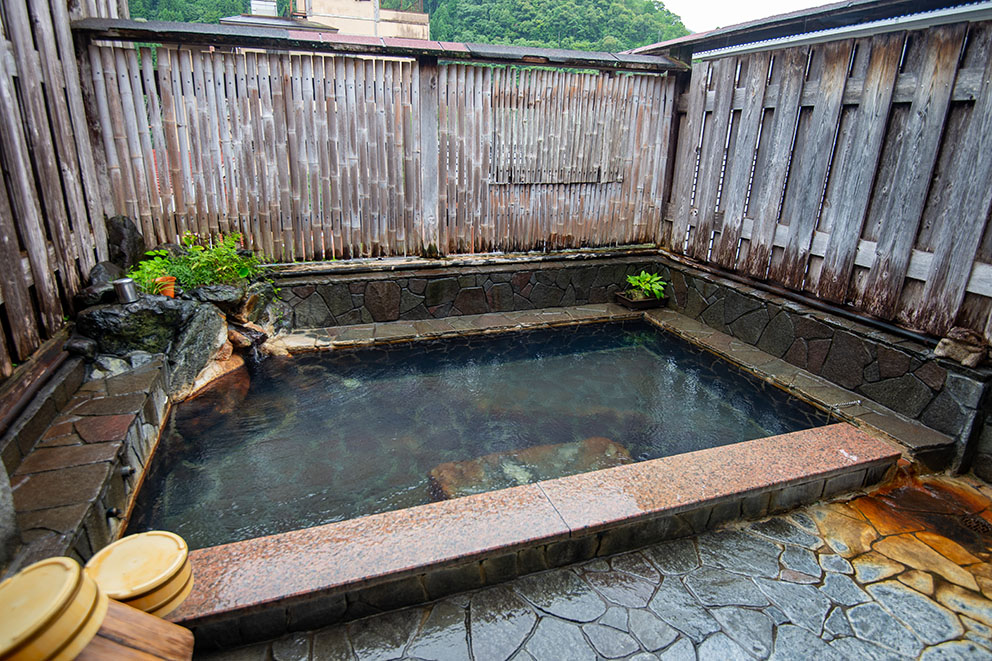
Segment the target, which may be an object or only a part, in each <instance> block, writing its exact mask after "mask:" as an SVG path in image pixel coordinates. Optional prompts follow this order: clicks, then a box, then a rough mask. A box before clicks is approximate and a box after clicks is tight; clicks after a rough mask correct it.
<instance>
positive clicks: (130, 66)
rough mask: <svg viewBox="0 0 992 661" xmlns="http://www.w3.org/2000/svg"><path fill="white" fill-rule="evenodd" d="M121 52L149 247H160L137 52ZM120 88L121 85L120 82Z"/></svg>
mask: <svg viewBox="0 0 992 661" xmlns="http://www.w3.org/2000/svg"><path fill="white" fill-rule="evenodd" d="M121 51H123V52H124V55H125V57H126V62H125V66H124V67H123V68H122V69H121V71H120V73H122V74H126V76H127V79H128V82H129V83H130V90H131V92H130V99H131V103H132V104H133V107H134V114H133V115H130V116H128V117H127V120H132V119H133V121H134V125H135V128H136V129H137V132H138V144H137V147H138V149H139V150H140V153H141V162H142V165H143V166H144V172H143V175H144V180H145V188H146V190H147V195H148V206H149V216H150V217H151V220H152V230H153V234H152V237H151V238H150V240H149V243H153V242H154V243H164V242H165V241H166V240H167V234H166V233H165V231H164V228H163V226H162V219H163V217H164V213H163V208H162V199H161V196H160V193H159V188H158V173H157V172H156V171H155V155H154V150H153V149H152V138H151V133H150V132H149V125H150V123H151V122H150V120H149V117H148V108H147V107H146V105H145V91H144V89H143V87H142V81H141V67H140V65H139V64H138V51H137V50H136V49H134V48H127V49H121ZM121 84H122V85H123V84H124V81H123V80H122V81H121ZM125 106H126V102H125Z"/></svg>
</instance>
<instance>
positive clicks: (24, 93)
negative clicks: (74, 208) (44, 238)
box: [5, 2, 80, 293]
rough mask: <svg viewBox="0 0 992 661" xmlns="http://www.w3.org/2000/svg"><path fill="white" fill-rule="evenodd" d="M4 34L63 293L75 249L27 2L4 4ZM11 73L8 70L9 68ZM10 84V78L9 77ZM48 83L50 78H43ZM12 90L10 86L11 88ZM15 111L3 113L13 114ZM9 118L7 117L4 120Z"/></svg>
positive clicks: (71, 283) (73, 275) (75, 276)
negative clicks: (6, 27)
mask: <svg viewBox="0 0 992 661" xmlns="http://www.w3.org/2000/svg"><path fill="white" fill-rule="evenodd" d="M5 20H6V21H7V25H8V31H7V37H8V38H9V39H10V41H11V43H12V44H13V55H14V58H13V59H14V66H15V67H16V69H17V72H18V76H17V87H18V88H19V89H20V99H21V104H22V107H23V108H24V114H23V117H24V131H25V132H26V138H27V145H28V148H29V149H30V155H31V160H32V161H33V162H34V166H35V168H36V169H37V171H38V183H39V184H40V191H39V192H40V196H39V198H40V199H39V200H38V201H39V202H40V204H41V208H42V209H43V210H44V216H43V219H44V225H45V226H47V228H48V234H49V236H50V237H51V240H52V243H53V245H54V247H55V259H56V262H57V263H58V266H59V275H60V279H61V280H62V283H63V285H64V286H65V288H66V291H67V293H73V292H76V291H78V290H79V286H80V278H79V273H78V271H77V269H76V265H75V256H76V250H75V247H74V246H73V245H72V242H71V238H70V235H69V218H68V212H67V210H66V207H65V205H64V203H63V197H62V187H61V186H60V179H61V177H60V173H59V166H58V159H57V157H56V151H55V145H54V143H53V140H52V133H51V129H50V128H49V124H48V113H47V112H46V109H45V107H46V102H45V96H44V92H43V90H42V77H41V76H39V75H38V73H39V72H38V64H37V61H38V60H37V57H38V55H37V51H35V49H34V43H33V39H32V34H31V24H30V20H29V18H28V12H27V6H26V5H25V4H24V3H23V2H10V3H7V4H6V16H5ZM11 73H12V72H11ZM8 80H9V81H10V82H9V84H10V85H11V86H12V87H13V85H14V82H13V80H11V79H9V78H8ZM47 82H49V83H50V84H54V83H51V81H47ZM12 92H13V90H12ZM19 116H21V115H19V114H16V113H15V114H8V115H5V117H7V118H16V117H19ZM7 121H9V119H8V120H7Z"/></svg>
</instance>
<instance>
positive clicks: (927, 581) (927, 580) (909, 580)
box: [896, 569, 933, 596]
mask: <svg viewBox="0 0 992 661" xmlns="http://www.w3.org/2000/svg"><path fill="white" fill-rule="evenodd" d="M896 578H898V579H899V581H900V582H902V583H904V584H905V585H908V586H909V587H911V588H913V589H914V590H916V591H917V592H920V593H922V594H925V595H928V596H929V595H932V594H933V576H931V575H930V574H928V573H927V572H925V571H920V570H919V569H909V570H907V571H904V572H903V573H901V574H899V575H898V576H897V577H896Z"/></svg>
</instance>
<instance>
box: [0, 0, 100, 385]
mask: <svg viewBox="0 0 992 661" xmlns="http://www.w3.org/2000/svg"><path fill="white" fill-rule="evenodd" d="M0 166H2V173H3V174H2V176H0V376H2V377H6V376H9V375H10V374H11V372H12V368H13V363H15V362H20V361H24V360H26V359H27V358H28V357H29V356H30V355H31V354H32V352H34V351H35V349H37V348H38V346H39V345H40V344H41V342H43V341H44V340H46V339H47V338H49V337H51V336H52V335H53V334H54V333H55V332H56V331H57V330H58V329H59V328H61V326H62V325H63V318H64V316H65V315H67V314H69V313H70V312H71V300H72V295H73V294H74V293H76V291H77V290H78V289H79V287H80V285H81V283H82V282H83V280H84V279H85V276H86V274H87V273H88V272H89V269H90V268H91V267H92V266H93V264H94V263H95V262H96V260H97V259H98V258H99V259H103V258H105V257H106V250H107V245H106V236H105V230H104V213H105V212H106V211H109V208H106V207H105V206H104V204H103V200H102V195H101V185H102V182H100V181H99V178H98V176H97V170H96V168H95V166H94V157H93V152H92V150H91V148H90V140H89V128H88V126H87V117H86V113H85V112H84V107H83V97H82V92H81V88H80V78H79V74H78V71H77V67H76V56H75V51H74V47H73V39H72V34H71V32H70V29H69V17H68V9H67V5H66V3H65V2H60V1H59V0H51V2H49V1H48V0H2V1H0Z"/></svg>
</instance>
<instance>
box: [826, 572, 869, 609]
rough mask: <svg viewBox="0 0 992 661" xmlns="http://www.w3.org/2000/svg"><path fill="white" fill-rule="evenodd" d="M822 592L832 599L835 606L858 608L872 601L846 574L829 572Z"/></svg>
mask: <svg viewBox="0 0 992 661" xmlns="http://www.w3.org/2000/svg"><path fill="white" fill-rule="evenodd" d="M820 591H821V592H823V594H825V595H827V596H828V597H830V599H831V600H832V601H833V602H834V603H835V604H840V605H841V606H856V605H858V604H863V603H864V602H866V601H868V600H869V599H870V597H869V596H868V595H867V594H865V591H864V590H862V589H861V588H859V587H858V585H857V583H855V582H854V581H852V580H851V578H850V577H849V576H846V575H844V574H832V573H830V572H827V576H826V578H825V579H823V585H822V586H821V587H820Z"/></svg>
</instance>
